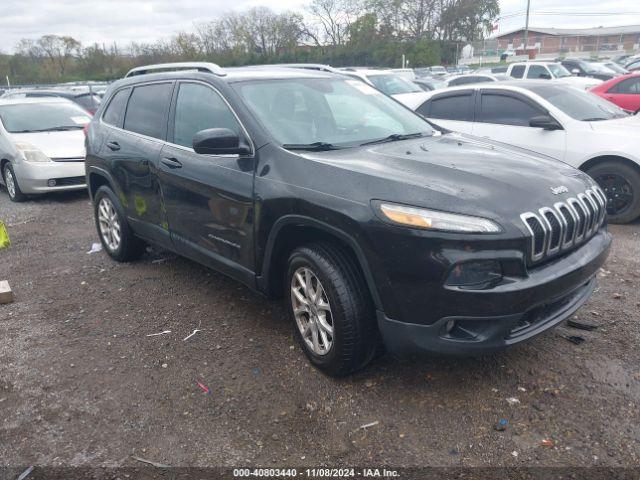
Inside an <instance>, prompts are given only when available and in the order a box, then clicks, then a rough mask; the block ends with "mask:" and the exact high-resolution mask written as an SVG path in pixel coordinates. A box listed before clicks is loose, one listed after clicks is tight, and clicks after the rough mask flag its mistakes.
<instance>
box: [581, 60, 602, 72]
mask: <svg viewBox="0 0 640 480" xmlns="http://www.w3.org/2000/svg"><path fill="white" fill-rule="evenodd" d="M578 65H579V66H580V68H582V70H584V71H585V73H598V71H599V70H600V69H599V68H598V67H597V66H596V65H595V64H593V63H587V62H578Z"/></svg>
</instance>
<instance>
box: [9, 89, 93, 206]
mask: <svg viewBox="0 0 640 480" xmlns="http://www.w3.org/2000/svg"><path fill="white" fill-rule="evenodd" d="M90 120H91V117H90V116H89V115H88V114H87V112H85V111H84V110H83V109H81V108H80V107H78V106H77V105H75V104H74V103H73V102H71V101H69V100H65V99H60V98H19V99H13V100H2V99H0V181H1V182H2V183H4V185H5V186H6V188H7V192H8V193H9V198H10V199H11V200H13V201H14V202H20V201H23V200H25V199H26V198H27V195H30V194H40V193H45V192H51V191H60V190H77V189H83V188H86V179H85V168H84V157H85V150H84V133H83V131H82V130H83V128H84V126H85V125H86V124H87V123H89V121H90Z"/></svg>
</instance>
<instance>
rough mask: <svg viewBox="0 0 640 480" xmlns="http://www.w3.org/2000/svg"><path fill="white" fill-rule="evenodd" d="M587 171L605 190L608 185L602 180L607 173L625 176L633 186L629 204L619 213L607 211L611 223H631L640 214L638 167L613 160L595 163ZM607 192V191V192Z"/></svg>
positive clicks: (639, 175) (639, 176) (639, 177)
mask: <svg viewBox="0 0 640 480" xmlns="http://www.w3.org/2000/svg"><path fill="white" fill-rule="evenodd" d="M587 173H588V174H589V175H590V176H591V178H593V179H594V180H596V181H597V182H598V183H599V184H600V187H601V188H602V189H603V190H605V189H606V188H607V185H605V184H604V183H603V182H602V179H603V178H604V177H606V176H607V175H616V176H620V177H622V178H624V180H626V182H627V183H628V184H629V186H630V187H631V191H632V193H633V198H632V200H631V202H630V204H629V206H628V207H626V208H624V209H623V210H622V211H620V212H619V213H617V214H610V213H609V212H607V213H608V215H607V220H608V221H609V223H629V222H632V221H633V220H635V219H636V218H638V217H639V216H640V172H638V170H637V169H636V168H633V167H632V166H630V165H627V164H625V163H622V162H619V161H615V160H611V161H605V162H601V163H598V164H596V165H594V166H593V167H591V168H590V169H589V170H588V171H587ZM606 193H607V192H606V191H605V194H606Z"/></svg>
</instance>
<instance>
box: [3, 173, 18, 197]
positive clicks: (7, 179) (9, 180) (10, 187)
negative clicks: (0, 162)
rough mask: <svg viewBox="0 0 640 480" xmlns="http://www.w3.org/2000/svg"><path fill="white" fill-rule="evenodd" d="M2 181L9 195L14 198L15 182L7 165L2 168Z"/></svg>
mask: <svg viewBox="0 0 640 480" xmlns="http://www.w3.org/2000/svg"><path fill="white" fill-rule="evenodd" d="M4 183H5V184H6V186H7V191H8V192H9V196H10V197H11V198H14V197H15V196H16V182H15V180H14V178H13V173H11V169H10V168H9V167H7V168H5V170H4Z"/></svg>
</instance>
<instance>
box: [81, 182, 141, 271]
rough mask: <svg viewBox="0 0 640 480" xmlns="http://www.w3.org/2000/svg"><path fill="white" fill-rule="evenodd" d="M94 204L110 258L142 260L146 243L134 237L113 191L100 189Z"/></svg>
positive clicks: (103, 187) (97, 220)
mask: <svg viewBox="0 0 640 480" xmlns="http://www.w3.org/2000/svg"><path fill="white" fill-rule="evenodd" d="M93 204H94V214H95V220H96V228H97V230H98V235H99V236H100V242H101V243H102V246H103V247H104V249H105V251H106V252H107V253H108V254H109V256H110V257H111V258H113V259H114V260H117V261H118V262H129V261H132V260H136V259H138V258H140V256H141V255H142V254H143V253H144V242H143V241H142V240H140V239H139V238H138V237H136V236H135V235H134V233H133V231H132V230H131V227H130V226H129V224H128V222H127V217H126V215H125V213H124V209H123V208H122V205H120V201H119V200H118V198H117V197H116V195H115V194H114V193H113V191H112V190H111V189H110V188H109V187H106V186H102V187H100V188H99V189H98V190H97V191H96V194H95V196H94V198H93Z"/></svg>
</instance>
